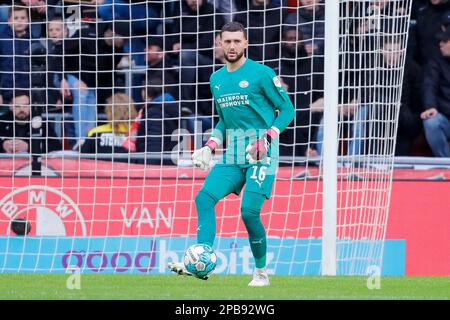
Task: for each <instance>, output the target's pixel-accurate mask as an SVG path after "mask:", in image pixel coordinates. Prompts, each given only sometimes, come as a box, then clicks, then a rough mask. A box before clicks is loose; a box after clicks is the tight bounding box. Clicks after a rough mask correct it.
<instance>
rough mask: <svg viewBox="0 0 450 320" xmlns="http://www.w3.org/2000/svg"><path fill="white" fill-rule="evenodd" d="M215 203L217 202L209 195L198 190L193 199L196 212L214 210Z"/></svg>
mask: <svg viewBox="0 0 450 320" xmlns="http://www.w3.org/2000/svg"><path fill="white" fill-rule="evenodd" d="M216 202H217V201H216V200H215V199H214V198H213V197H212V196H211V195H209V194H208V193H207V192H205V191H202V190H200V191H199V193H197V196H196V197H195V205H196V206H197V210H198V211H201V209H211V208H214V206H215V205H216Z"/></svg>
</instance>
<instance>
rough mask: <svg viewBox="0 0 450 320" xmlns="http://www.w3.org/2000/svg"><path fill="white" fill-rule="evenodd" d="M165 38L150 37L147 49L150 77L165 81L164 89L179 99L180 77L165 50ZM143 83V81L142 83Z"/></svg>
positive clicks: (146, 57) (146, 55)
mask: <svg viewBox="0 0 450 320" xmlns="http://www.w3.org/2000/svg"><path fill="white" fill-rule="evenodd" d="M164 41H165V39H164V37H163V36H149V37H148V38H147V46H146V48H145V61H146V63H147V70H148V71H147V73H148V77H153V76H154V77H158V78H161V79H163V80H164V88H167V90H168V92H170V94H171V95H172V96H173V97H174V98H175V99H178V97H179V92H178V91H179V87H178V83H179V80H178V78H179V75H178V67H177V66H176V63H175V61H173V60H172V59H171V58H170V56H168V55H167V54H166V51H165V50H164ZM141 83H142V81H141Z"/></svg>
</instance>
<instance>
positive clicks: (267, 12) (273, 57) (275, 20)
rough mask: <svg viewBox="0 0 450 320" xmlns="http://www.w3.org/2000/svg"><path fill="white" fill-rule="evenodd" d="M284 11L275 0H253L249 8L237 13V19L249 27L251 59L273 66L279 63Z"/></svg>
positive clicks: (249, 53)
mask: <svg viewBox="0 0 450 320" xmlns="http://www.w3.org/2000/svg"><path fill="white" fill-rule="evenodd" d="M282 13H283V11H282V10H281V9H280V8H279V6H277V5H275V4H274V3H273V0H251V1H249V5H248V8H244V11H242V12H240V13H237V14H236V15H235V20H236V21H238V22H240V23H241V24H242V25H244V27H246V29H247V33H248V34H247V37H248V42H249V47H248V49H247V50H248V53H247V54H248V57H249V58H250V59H252V60H255V61H259V62H262V63H264V64H267V65H269V66H271V67H275V66H277V65H278V61H277V59H278V58H279V53H280V40H281V39H280V26H281V22H282V18H283V17H282V16H283V14H282Z"/></svg>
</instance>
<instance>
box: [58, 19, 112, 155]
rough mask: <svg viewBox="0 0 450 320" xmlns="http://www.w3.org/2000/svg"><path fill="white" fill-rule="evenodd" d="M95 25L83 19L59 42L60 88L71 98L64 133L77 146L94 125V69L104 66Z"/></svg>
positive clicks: (95, 120) (96, 73) (95, 91)
mask: <svg viewBox="0 0 450 320" xmlns="http://www.w3.org/2000/svg"><path fill="white" fill-rule="evenodd" d="M98 29H99V28H98V25H97V24H95V23H85V24H83V25H82V26H81V28H80V29H79V30H76V31H75V33H74V34H73V35H72V36H71V37H69V38H66V39H65V40H64V42H63V44H62V49H63V52H62V55H63V57H64V61H63V66H64V70H63V71H64V79H62V81H61V92H62V94H63V97H64V98H65V99H71V100H72V115H73V125H71V126H68V128H66V129H68V130H67V135H68V136H69V137H71V138H72V139H71V140H69V143H70V145H71V146H72V147H73V148H74V149H78V148H79V143H81V142H82V140H81V139H83V138H85V137H86V136H87V134H88V132H89V130H91V129H92V128H94V127H95V126H96V125H97V118H98V117H97V115H98V113H99V112H101V111H102V110H101V109H100V110H98V108H97V90H96V88H98V87H102V86H103V85H102V84H99V82H98V70H104V66H103V63H104V58H105V54H104V53H105V52H103V48H104V46H103V45H101V44H100V41H101V40H99V39H98V33H99V32H100V34H102V31H99V30H98Z"/></svg>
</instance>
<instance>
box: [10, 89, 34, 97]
mask: <svg viewBox="0 0 450 320" xmlns="http://www.w3.org/2000/svg"><path fill="white" fill-rule="evenodd" d="M22 96H27V97H28V98H30V96H31V95H30V91H28V90H24V89H16V90H14V92H13V96H12V98H13V99H14V98H17V97H22Z"/></svg>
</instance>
